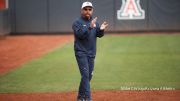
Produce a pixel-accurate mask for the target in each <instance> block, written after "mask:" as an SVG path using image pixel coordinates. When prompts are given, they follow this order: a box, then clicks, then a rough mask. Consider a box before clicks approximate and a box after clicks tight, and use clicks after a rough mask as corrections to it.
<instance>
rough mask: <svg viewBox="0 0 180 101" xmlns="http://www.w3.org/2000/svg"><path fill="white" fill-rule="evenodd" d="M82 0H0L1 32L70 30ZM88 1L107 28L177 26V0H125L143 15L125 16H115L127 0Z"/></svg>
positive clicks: (179, 16)
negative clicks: (136, 17)
mask: <svg viewBox="0 0 180 101" xmlns="http://www.w3.org/2000/svg"><path fill="white" fill-rule="evenodd" d="M83 1H86V0H0V2H1V3H0V6H1V7H0V34H1V35H3V34H25V33H41V34H43V33H58V34H61V33H62V32H72V29H71V25H72V22H73V21H74V20H76V19H77V18H78V17H79V16H80V7H81V3H82V2H83ZM89 1H91V2H92V3H93V4H94V9H95V10H94V16H97V17H98V21H99V22H100V23H101V22H102V21H103V20H106V21H107V22H108V23H109V24H110V26H109V29H108V31H109V32H127V31H131V32H137V31H179V30H180V1H179V0H128V1H130V6H134V5H135V6H134V7H130V6H129V9H131V10H132V9H135V10H134V12H135V11H136V10H137V11H138V12H139V13H141V11H140V10H143V11H144V13H145V17H144V19H124V20H123V19H121V20H119V19H118V17H117V15H118V14H117V12H118V10H120V8H121V7H122V6H123V5H124V4H123V1H127V0H103V1H102V0H89ZM134 1H135V2H134ZM139 4H140V6H137V5H139ZM136 7H138V8H136ZM121 10H124V8H121ZM124 11H125V10H124ZM127 12H128V11H126V13H127Z"/></svg>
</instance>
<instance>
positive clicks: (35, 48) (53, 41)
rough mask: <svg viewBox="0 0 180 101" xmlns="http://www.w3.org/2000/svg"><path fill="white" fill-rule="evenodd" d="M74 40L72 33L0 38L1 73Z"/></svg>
mask: <svg viewBox="0 0 180 101" xmlns="http://www.w3.org/2000/svg"><path fill="white" fill-rule="evenodd" d="M72 40H73V36H72V35H53V36H52V35H46V36H45V35H44V36H38V35H36V36H28V35H25V36H6V37H3V38H2V37H1V38H0V74H4V73H6V72H8V71H10V70H13V69H15V68H16V67H17V66H19V65H21V64H23V63H26V62H27V61H29V60H32V59H33V58H37V57H39V56H41V55H43V54H44V53H47V52H49V51H51V50H53V49H54V48H57V47H59V46H62V45H64V44H66V43H68V42H71V41H72Z"/></svg>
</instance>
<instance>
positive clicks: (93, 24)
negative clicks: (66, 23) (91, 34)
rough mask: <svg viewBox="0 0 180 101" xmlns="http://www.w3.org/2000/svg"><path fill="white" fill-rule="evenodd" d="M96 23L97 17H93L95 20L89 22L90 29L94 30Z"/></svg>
mask: <svg viewBox="0 0 180 101" xmlns="http://www.w3.org/2000/svg"><path fill="white" fill-rule="evenodd" d="M96 21H97V17H95V18H94V19H93V20H92V21H91V24H90V27H91V28H95V27H96Z"/></svg>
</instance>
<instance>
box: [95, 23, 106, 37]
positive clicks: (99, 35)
mask: <svg viewBox="0 0 180 101" xmlns="http://www.w3.org/2000/svg"><path fill="white" fill-rule="evenodd" d="M96 36H97V37H99V38H101V37H103V36H104V30H100V26H99V24H98V23H97V24H96Z"/></svg>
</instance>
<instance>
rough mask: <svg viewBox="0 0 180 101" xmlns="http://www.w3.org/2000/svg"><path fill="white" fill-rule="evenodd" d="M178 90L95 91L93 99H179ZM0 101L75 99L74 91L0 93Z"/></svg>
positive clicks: (96, 100) (179, 93) (145, 100)
mask: <svg viewBox="0 0 180 101" xmlns="http://www.w3.org/2000/svg"><path fill="white" fill-rule="evenodd" d="M179 95H180V91H179V90H174V91H96V92H92V97H93V101H180V96H179ZM0 101H76V93H75V92H67V93H32V94H31V93H29V94H28V93H26V94H0Z"/></svg>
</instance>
